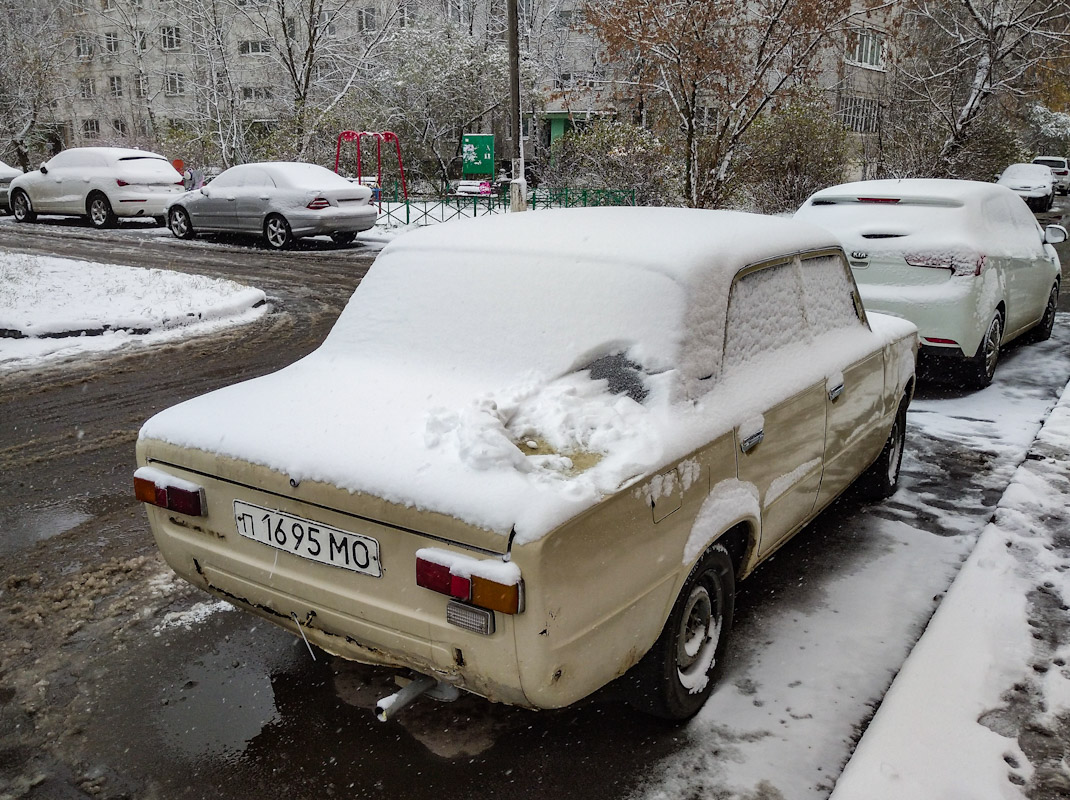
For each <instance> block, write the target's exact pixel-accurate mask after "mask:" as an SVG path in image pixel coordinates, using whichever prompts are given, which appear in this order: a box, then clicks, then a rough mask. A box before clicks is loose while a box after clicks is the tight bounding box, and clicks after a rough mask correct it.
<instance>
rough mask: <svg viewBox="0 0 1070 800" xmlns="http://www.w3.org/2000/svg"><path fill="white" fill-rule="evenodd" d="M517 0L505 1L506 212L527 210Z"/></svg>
mask: <svg viewBox="0 0 1070 800" xmlns="http://www.w3.org/2000/svg"><path fill="white" fill-rule="evenodd" d="M516 3H517V0H508V2H507V3H506V7H507V8H508V23H509V139H510V149H509V158H510V159H511V161H512V168H513V176H512V177H513V180H512V181H511V182H510V184H509V210H510V211H524V210H525V209H527V182H526V181H525V180H524V145H523V143H522V142H521V131H522V130H523V126H522V125H521V120H520V33H519V28H520V25H519V22H518V19H517V17H518V14H517V10H516Z"/></svg>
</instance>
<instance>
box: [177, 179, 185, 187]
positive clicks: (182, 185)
mask: <svg viewBox="0 0 1070 800" xmlns="http://www.w3.org/2000/svg"><path fill="white" fill-rule="evenodd" d="M175 186H181V187H183V188H185V186H186V182H185V181H175Z"/></svg>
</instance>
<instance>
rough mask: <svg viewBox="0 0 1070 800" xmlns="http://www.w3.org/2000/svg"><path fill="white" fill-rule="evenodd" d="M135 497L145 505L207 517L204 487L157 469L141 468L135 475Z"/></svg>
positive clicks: (192, 515)
mask: <svg viewBox="0 0 1070 800" xmlns="http://www.w3.org/2000/svg"><path fill="white" fill-rule="evenodd" d="M134 496H135V497H137V499H138V500H140V501H141V502H143V503H149V504H151V505H154V506H159V507H160V508H166V509H167V510H168V511H175V512H177V513H179V514H187V515H189V516H191V517H203V516H204V515H205V505H204V489H203V488H202V487H200V486H198V485H197V484H195V483H193V482H192V481H187V480H183V479H182V478H176V477H175V476H174V475H168V474H167V473H166V472H164V471H163V470H159V469H156V468H155V467H141V468H139V469H138V470H137V471H136V472H135V473H134Z"/></svg>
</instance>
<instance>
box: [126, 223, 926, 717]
mask: <svg viewBox="0 0 1070 800" xmlns="http://www.w3.org/2000/svg"><path fill="white" fill-rule="evenodd" d="M916 348H917V341H916V329H915V327H914V326H913V325H912V324H911V323H909V322H906V321H904V320H901V319H898V318H894V317H887V316H882V315H879V314H867V313H866V312H865V310H864V309H863V306H862V303H861V302H860V300H859V296H858V291H857V289H856V287H855V284H854V281H853V279H852V277H851V272H850V269H849V267H848V265H847V261H846V258H845V256H844V253H843V251H842V249H841V248H840V246H839V245H838V243H837V242H836V240H835V239H834V238H833V236H832V235H831V234H829V233H827V232H826V231H824V230H822V229H820V228H817V227H813V226H810V225H808V224H805V223H802V222H798V221H795V220H790V219H778V218H771V217H764V216H758V215H750V214H741V213H733V212H711V211H701V210H691V209H657V208H647V209H638V208H625V209H587V210H562V211H538V212H530V213H526V214H508V215H503V216H501V217H494V218H483V219H479V220H470V221H459V222H451V223H448V224H442V225H439V226H436V227H433V228H426V229H423V230H420V231H417V232H413V233H408V234H406V235H404V236H402V237H399V238H398V239H397V240H396V241H394V242H393V243H392V244H390V245H389V246H387V247H386V248H385V249H384V250H383V252H382V253H381V254H380V256H379V257H378V259H377V260H376V262H375V264H374V265H373V266H372V268H371V270H370V271H369V273H368V274H367V276H366V277H365V278H364V280H363V281H362V283H361V284H360V286H359V288H358V289H357V290H356V292H355V293H354V295H353V297H352V299H351V300H350V302H349V304H348V305H347V307H346V308H345V310H344V311H343V312H342V314H341V316H340V317H339V319H338V321H337V323H336V324H335V326H334V328H333V330H332V331H331V332H330V334H329V335H328V336H327V338H326V340H325V341H324V342H323V344H322V345H321V346H320V347H319V349H317V350H316V351H314V352H313V353H311V354H310V355H308V356H306V357H305V358H303V359H301V360H299V361H297V362H296V363H294V364H292V365H290V366H288V367H285V368H284V369H280V370H279V371H278V372H275V373H274V374H271V375H267V376H264V377H260V378H256V379H253V380H250V381H246V382H244V383H239V384H236V385H233V386H229V387H226V388H223V389H220V390H218V391H214V392H212V393H210V394H207V395H204V396H202V397H197V398H194V399H192V400H189V401H187V402H185V403H182V404H180V405H178V406H175V407H173V408H170V409H167V410H165V411H163V412H161V413H159V414H157V415H156V416H154V417H153V418H152V419H150V420H149V421H148V422H147V423H146V424H145V425H144V427H143V428H142V430H141V433H140V437H139V440H138V444H137V457H138V464H139V468H138V469H137V472H136V474H135V488H136V493H137V496H138V497H139V498H141V499H142V500H144V501H145V503H146V504H147V506H146V508H147V510H148V515H149V520H150V523H151V526H152V529H153V533H154V534H155V537H156V540H157V542H158V545H159V548H160V550H161V551H162V553H163V555H164V557H165V559H166V560H167V562H168V563H169V564H170V565H171V566H172V567H173V568H174V570H175V571H176V572H177V573H178V574H179V575H181V576H182V577H183V578H185V579H186V580H188V581H190V582H191V583H193V584H195V585H196V586H199V587H201V588H202V589H204V590H206V591H208V592H210V593H212V594H213V595H216V596H217V597H221V598H224V599H226V600H228V601H230V602H231V603H233V604H234V605H236V606H238V607H239V608H242V609H244V610H246V611H249V612H251V613H253V614H256V615H259V616H261V617H263V618H265V619H268V620H270V621H272V622H274V623H276V624H278V625H280V626H282V627H284V628H286V629H288V630H290V631H291V632H292V633H294V635H299V636H302V637H303V638H305V639H306V641H308V642H310V643H312V644H314V645H316V646H318V647H320V648H322V649H324V650H326V651H328V652H330V653H333V654H336V655H338V656H341V657H344V658H347V659H353V660H356V661H360V662H365V663H371V664H380V665H388V666H391V667H396V668H399V669H400V670H401V671H402V672H401V673H400V674H401V675H402V676H403V680H402V681H399V682H404V681H406V680H407V681H409V682H408V683H407V684H406V685H405V688H403V689H402V690H401V691H400V692H398V693H397V694H395V695H391V696H390V697H387V698H384V699H383V700H382V701H380V704H379V715H380V717H381V718H387V717H389V716H390V715H391V714H393V713H396V712H397V711H398V710H399V709H400V708H401V707H403V706H404V705H405V704H406V703H407V702H408V701H409V700H410V699H411V698H412V697H414V696H416V695H418V694H419V693H421V692H424V691H427V692H428V693H429V694H430V695H431V696H434V697H439V698H443V699H445V698H449V697H451V696H456V695H457V694H458V693H459V690H467V691H469V692H473V693H476V694H478V695H482V696H483V697H486V698H489V699H490V700H493V701H498V702H503V703H510V704H515V705H519V706H524V707H528V708H534V709H547V708H559V707H562V706H566V705H568V704H570V703H574V702H576V701H578V700H580V699H581V698H584V697H586V696H588V695H590V694H591V693H592V692H594V691H595V690H597V689H598V688H599V687H602V686H604V685H606V684H608V683H609V682H611V681H613V680H614V679H616V678H618V677H620V676H625V677H624V678H623V680H624V681H628V682H631V683H632V684H633V685H634V690H633V691H628V692H627V695H628V696H630V697H631V698H632V699H633V700H634V702H635V704H636V705H637V706H639V707H640V708H642V709H644V710H646V711H649V712H650V713H653V714H656V715H658V716H661V717H665V718H670V719H686V718H687V717H689V716H691V715H693V714H694V713H696V712H697V711H698V709H699V708H700V707H701V706H702V704H703V703H704V702H705V700H706V698H707V697H708V696H709V694H710V692H711V691H712V690H713V687H714V685H715V682H716V678H717V675H718V673H719V671H720V670H721V668H722V666H723V663H724V656H725V650H726V642H727V641H728V633H729V629H730V627H731V623H732V611H733V604H734V596H735V587H736V584H737V583H738V582H739V581H740V580H742V579H743V578H745V577H747V575H749V574H750V573H751V572H752V571H753V570H754V569H755V567H757V566H758V564H760V563H761V562H762V561H763V560H765V559H767V558H768V557H769V556H770V555H771V554H772V553H774V552H776V551H777V549H778V548H780V547H781V546H783V545H784V544H785V542H787V541H788V540H789V539H790V538H791V537H792V536H793V535H794V534H795V533H797V532H798V531H799V530H800V529H801V528H803V526H804V525H806V523H807V522H808V521H810V520H811V519H813V517H814V516H815V515H816V514H817V513H818V512H819V511H821V510H822V509H823V508H825V507H826V506H828V504H829V503H831V502H832V500H833V499H835V498H836V497H837V496H838V495H840V494H841V493H842V492H844V490H846V489H847V488H848V486H850V485H851V484H852V483H854V482H855V481H856V480H858V479H861V481H862V487H863V488H864V490H865V491H866V492H868V493H869V494H870V495H872V496H876V497H881V496H887V495H889V494H891V493H892V492H894V491H895V487H896V482H897V480H898V474H899V464H900V460H901V457H902V450H903V442H904V424H905V414H906V408H907V405H908V403H909V402H910V399H911V396H912V392H913V386H914V361H915V354H916Z"/></svg>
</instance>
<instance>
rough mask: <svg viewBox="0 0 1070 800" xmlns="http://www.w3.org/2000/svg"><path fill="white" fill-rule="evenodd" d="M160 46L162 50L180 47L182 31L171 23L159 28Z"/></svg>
mask: <svg viewBox="0 0 1070 800" xmlns="http://www.w3.org/2000/svg"><path fill="white" fill-rule="evenodd" d="M160 46H161V47H162V48H163V49H164V50H178V49H179V48H180V47H182V31H180V30H179V29H178V28H176V27H175V26H173V25H171V26H168V27H166V28H161V29H160Z"/></svg>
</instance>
